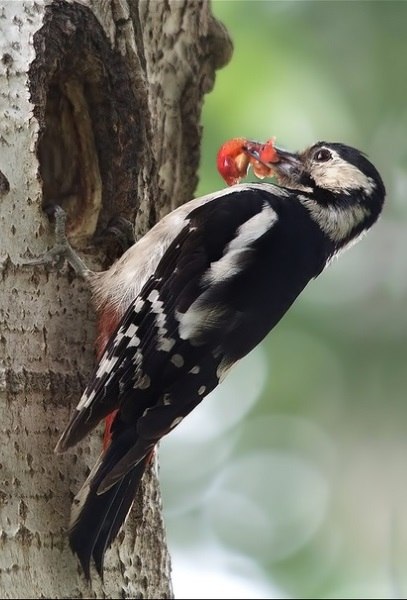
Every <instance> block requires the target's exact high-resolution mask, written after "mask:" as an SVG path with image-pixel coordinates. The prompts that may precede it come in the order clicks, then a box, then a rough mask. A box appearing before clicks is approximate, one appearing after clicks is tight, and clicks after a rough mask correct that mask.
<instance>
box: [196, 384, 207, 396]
mask: <svg viewBox="0 0 407 600" xmlns="http://www.w3.org/2000/svg"><path fill="white" fill-rule="evenodd" d="M205 392H206V386H205V385H201V387H200V388H199V390H198V395H199V396H202V394H204V393H205Z"/></svg>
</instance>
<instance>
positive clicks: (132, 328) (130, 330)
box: [124, 323, 138, 338]
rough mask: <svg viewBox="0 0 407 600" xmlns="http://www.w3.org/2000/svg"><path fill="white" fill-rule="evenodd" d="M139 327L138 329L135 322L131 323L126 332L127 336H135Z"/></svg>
mask: <svg viewBox="0 0 407 600" xmlns="http://www.w3.org/2000/svg"><path fill="white" fill-rule="evenodd" d="M137 329H138V327H137V325H135V324H134V323H130V325H129V326H128V328H127V330H126V331H125V332H124V335H125V336H126V337H129V338H131V337H133V335H135V333H136V331H137Z"/></svg>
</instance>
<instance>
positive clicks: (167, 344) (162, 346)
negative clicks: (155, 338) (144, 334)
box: [157, 337, 175, 352]
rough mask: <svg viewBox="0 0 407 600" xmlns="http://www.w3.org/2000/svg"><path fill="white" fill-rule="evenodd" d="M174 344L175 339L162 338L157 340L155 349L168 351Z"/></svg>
mask: <svg viewBox="0 0 407 600" xmlns="http://www.w3.org/2000/svg"><path fill="white" fill-rule="evenodd" d="M174 345H175V340H174V339H173V338H166V337H164V338H162V339H160V340H159V342H158V344H157V349H158V350H162V351H163V352H170V351H171V350H172V348H173V347H174Z"/></svg>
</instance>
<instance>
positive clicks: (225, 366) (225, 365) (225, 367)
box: [216, 358, 237, 383]
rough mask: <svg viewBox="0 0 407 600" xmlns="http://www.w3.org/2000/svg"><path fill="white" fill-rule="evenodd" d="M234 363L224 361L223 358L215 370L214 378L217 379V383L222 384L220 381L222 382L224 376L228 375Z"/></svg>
mask: <svg viewBox="0 0 407 600" xmlns="http://www.w3.org/2000/svg"><path fill="white" fill-rule="evenodd" d="M236 362H237V361H236ZM236 362H232V363H231V362H230V361H229V360H226V359H225V358H224V359H223V360H222V361H221V362H220V364H219V366H218V368H217V370H216V377H217V378H218V380H219V383H222V381H224V379H225V377H226V375H228V373H229V371H230V369H231V368H232V367H233V366H234V365H235V364H236Z"/></svg>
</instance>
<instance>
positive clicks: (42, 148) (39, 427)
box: [0, 0, 231, 598]
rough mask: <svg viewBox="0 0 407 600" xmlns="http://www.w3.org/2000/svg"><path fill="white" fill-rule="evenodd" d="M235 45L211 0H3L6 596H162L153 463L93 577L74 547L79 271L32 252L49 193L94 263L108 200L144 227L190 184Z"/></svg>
mask: <svg viewBox="0 0 407 600" xmlns="http://www.w3.org/2000/svg"><path fill="white" fill-rule="evenodd" d="M230 51H231V44H230V40H229V39H228V36H227V34H226V32H225V30H224V28H223V27H222V26H221V25H220V24H219V23H218V22H216V21H215V20H214V18H213V17H212V16H211V13H210V6H209V5H208V3H207V2H203V1H199V0H180V1H164V0H163V1H156V0H151V1H150V2H148V1H140V2H137V1H135V0H134V1H132V0H127V1H126V0H93V1H92V0H87V1H85V0H83V1H81V2H65V1H61V0H57V1H55V2H40V1H38V0H37V1H36V2H34V1H32V0H29V1H28V0H27V1H25V2H22V1H20V2H14V1H10V2H7V1H6V2H1V3H0V231H1V237H0V266H1V274H2V285H1V287H0V323H1V325H0V342H1V343H0V443H1V446H2V452H1V458H0V596H1V597H3V598H36V597H45V598H47V597H48V598H55V597H71V598H72V597H74V598H79V597H112V598H119V597H135V598H167V597H170V596H171V594H172V592H171V584H170V578H169V571H170V566H169V556H168V553H167V549H166V545H165V535H164V531H163V524H162V520H161V513H160V494H159V490H158V486H157V482H156V478H155V475H154V473H150V474H149V476H148V477H147V478H146V481H145V484H144V486H143V489H142V490H141V491H142V494H140V498H139V500H138V502H137V503H136V506H135V508H134V509H133V512H132V515H131V517H130V519H129V520H128V522H127V525H126V528H125V532H122V533H121V534H120V539H119V540H118V543H116V544H115V545H114V547H112V549H111V550H110V551H109V552H108V557H107V562H106V574H105V580H104V583H103V584H102V582H101V581H100V580H98V578H97V577H95V578H94V580H93V584H92V586H91V587H89V586H88V585H87V584H86V582H85V581H84V579H83V577H82V575H81V574H80V571H79V567H78V565H77V562H76V559H75V558H74V557H73V556H72V554H71V553H70V550H69V548H68V543H67V536H66V527H67V524H68V522H69V512H70V504H71V500H72V497H73V494H74V493H75V492H76V491H77V490H78V489H79V487H80V485H81V483H82V482H83V480H84V478H85V477H86V475H87V473H88V472H89V467H90V466H91V465H92V464H93V462H94V460H95V459H96V456H97V454H98V452H99V448H100V437H99V436H93V437H92V438H91V439H88V440H86V441H85V442H84V443H83V444H81V445H80V447H79V448H78V449H77V451H76V452H71V453H69V454H68V455H66V456H62V457H61V456H56V455H54V453H53V448H54V446H55V443H56V441H57V438H58V436H59V434H60V432H61V431H62V429H63V427H64V425H65V424H66V423H67V421H68V417H69V414H70V412H71V410H72V408H73V407H74V405H75V404H76V402H77V401H78V398H79V396H80V393H81V390H82V388H83V386H84V383H85V381H86V377H87V375H88V373H89V371H90V369H91V367H92V364H93V360H94V352H93V340H94V316H93V310H92V307H91V305H90V303H89V292H88V290H87V288H86V285H85V284H84V283H83V282H82V281H81V280H79V279H77V278H76V277H75V276H74V274H73V273H72V272H71V271H70V270H69V269H68V268H67V267H65V268H64V269H63V270H62V271H59V272H56V271H48V270H46V269H44V268H42V267H35V268H32V267H27V266H24V265H23V264H22V263H23V262H24V259H25V258H29V257H31V256H38V255H40V254H41V253H43V252H44V250H45V249H46V248H47V247H49V246H51V245H52V230H51V228H50V227H49V224H48V221H47V219H46V218H45V217H44V214H43V212H42V206H43V205H45V204H47V203H49V202H52V201H55V200H57V201H58V202H59V203H61V204H62V205H63V206H64V207H65V209H66V210H67V211H68V214H69V232H70V237H71V241H72V242H73V244H74V245H76V247H78V248H80V249H81V250H83V251H85V255H86V256H85V258H86V259H87V260H88V262H89V261H91V262H92V264H93V265H94V266H95V265H96V266H99V268H101V265H102V264H106V263H108V262H109V261H111V260H112V259H113V258H114V256H116V255H117V253H118V251H119V248H118V245H117V244H116V243H115V242H114V240H112V243H110V244H109V246H108V247H107V246H106V243H105V242H106V237H104V236H103V235H102V234H103V231H104V230H105V228H106V226H107V225H108V223H109V221H110V220H111V219H112V218H114V217H115V216H117V215H121V216H126V217H128V218H131V219H132V220H133V221H134V222H135V228H136V234H137V235H140V234H142V233H144V232H145V231H146V230H147V229H148V227H150V226H151V225H152V224H153V223H154V222H155V221H156V219H158V218H159V217H160V216H162V215H163V214H164V213H165V212H167V211H168V210H169V209H170V208H173V207H175V206H176V205H178V204H180V203H182V202H184V201H186V200H188V199H189V198H190V197H191V196H192V194H193V191H194V188H195V185H196V180H197V178H196V171H197V166H198V161H199V142H200V133H201V131H200V126H199V118H200V112H201V107H202V99H203V95H204V94H205V93H206V92H208V91H209V90H210V89H211V88H212V86H213V82H214V73H215V70H216V68H218V67H221V66H223V65H224V64H225V63H226V62H227V60H228V58H229V56H230Z"/></svg>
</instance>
